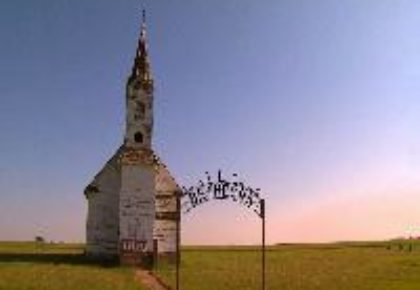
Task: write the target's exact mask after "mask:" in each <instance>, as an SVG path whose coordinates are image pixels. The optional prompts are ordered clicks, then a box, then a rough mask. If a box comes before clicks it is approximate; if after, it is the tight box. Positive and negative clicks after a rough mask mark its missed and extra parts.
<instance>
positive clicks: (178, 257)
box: [175, 192, 181, 290]
mask: <svg viewBox="0 0 420 290" xmlns="http://www.w3.org/2000/svg"><path fill="white" fill-rule="evenodd" d="M180 198H181V194H180V193H178V192H177V196H176V288H175V289H176V290H179V267H180V265H181V252H180V240H181V227H180V223H181V201H180Z"/></svg>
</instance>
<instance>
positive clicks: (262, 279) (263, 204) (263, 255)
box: [260, 199, 266, 290]
mask: <svg viewBox="0 0 420 290" xmlns="http://www.w3.org/2000/svg"><path fill="white" fill-rule="evenodd" d="M260 202H261V219H262V265H261V266H262V267H261V270H262V273H261V282H262V290H265V270H266V269H265V200H264V199H261V201H260Z"/></svg>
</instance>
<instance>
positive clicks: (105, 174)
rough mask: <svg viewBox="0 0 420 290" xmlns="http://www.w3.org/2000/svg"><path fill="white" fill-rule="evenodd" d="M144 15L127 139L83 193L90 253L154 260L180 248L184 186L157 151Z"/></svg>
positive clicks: (128, 101)
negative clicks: (179, 211) (179, 199)
mask: <svg viewBox="0 0 420 290" xmlns="http://www.w3.org/2000/svg"><path fill="white" fill-rule="evenodd" d="M144 18H145V17H144V13H143V21H142V24H141V31H140V37H139V40H138V46H137V50H136V56H135V59H134V64H133V68H132V71H131V74H130V76H129V78H128V81H127V85H126V110H127V111H126V126H125V136H124V142H123V144H122V145H121V147H120V148H118V150H117V151H116V152H115V154H114V155H113V156H112V157H111V158H110V159H109V160H108V162H107V163H106V164H105V166H104V167H103V168H102V169H101V170H100V171H99V172H98V173H97V174H96V176H95V177H94V179H93V181H92V182H91V183H90V184H89V185H88V186H87V187H86V189H85V191H84V193H85V196H86V198H87V200H88V214H87V225H86V239H87V248H86V252H87V254H88V255H90V256H94V257H97V258H99V259H112V258H117V257H119V259H120V261H121V262H122V263H129V264H149V265H150V262H151V261H152V259H153V257H154V255H155V254H157V253H158V254H159V255H167V256H174V254H175V251H176V220H175V218H176V193H177V192H179V186H178V185H177V183H176V181H175V180H174V178H173V177H172V176H171V174H170V173H169V170H168V169H167V168H166V166H165V164H163V162H162V161H161V160H160V159H159V158H158V157H157V155H156V154H155V153H154V151H153V149H152V145H151V144H152V135H153V134H152V133H153V88H154V87H153V77H152V73H151V68H150V60H149V56H148V50H147V40H146V24H145V19H144Z"/></svg>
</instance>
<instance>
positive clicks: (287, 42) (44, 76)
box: [0, 0, 420, 244]
mask: <svg viewBox="0 0 420 290" xmlns="http://www.w3.org/2000/svg"><path fill="white" fill-rule="evenodd" d="M144 4H145V6H146V7H147V10H148V12H147V21H148V36H149V44H150V45H149V48H150V54H151V58H152V66H153V71H154V77H155V84H156V87H155V129H154V147H155V149H156V151H157V152H158V154H159V155H160V156H161V157H162V158H163V160H164V161H165V162H166V163H167V165H168V166H169V167H170V169H171V171H172V173H173V175H174V176H175V177H176V178H177V180H178V181H179V183H180V184H181V185H190V184H195V183H196V181H197V180H198V179H199V178H201V177H203V176H204V172H205V171H211V172H215V171H216V170H217V169H218V168H222V169H223V170H224V172H226V173H227V174H229V173H238V174H239V175H240V176H241V177H242V178H243V180H244V181H246V182H247V183H249V184H251V185H253V186H254V187H260V188H261V189H262V191H263V194H264V196H265V197H266V199H267V218H268V224H267V230H268V233H267V235H268V242H270V243H275V242H291V241H300V242H314V241H336V240H367V239H385V238H392V237H396V236H404V235H410V234H412V235H420V210H418V208H419V205H420V113H419V112H420V13H419V11H420V1H417V0H413V1H393V0H388V1H386V0H370V1H365V0H356V1H354V0H340V1H338V0H335V1H332V0H330V1H328V0H324V1H310V0H307V1H304V0H299V1H296V0H288V1H286V0H284V1H277V0H266V1H255V0H240V1H239V0H217V1H204V0H201V1H200V0H194V1H193V0H186V1H169V0H159V1H151V0H150V1H144ZM140 10H141V2H139V1H138V0H126V1H111V0H106V1H104V0H101V1H99V0H98V1H70V0H45V1H28V0H26V1H25V0H8V1H7V0H6V1H1V2H0V40H1V44H0V132H1V142H0V239H2V240H17V239H33V237H34V236H35V235H36V234H41V235H43V236H45V237H46V238H47V239H52V240H56V241H57V240H63V241H83V240H84V230H85V228H84V226H85V217H86V200H85V198H84V196H83V194H82V192H83V189H84V186H85V185H86V184H87V183H88V182H89V181H90V180H91V178H92V177H93V175H94V174H95V173H96V172H97V171H98V170H99V169H100V168H101V166H102V165H103V164H104V162H105V161H106V160H107V158H108V157H110V156H111V154H113V152H114V151H115V150H116V148H117V147H118V146H119V144H120V143H121V141H122V136H123V129H124V113H125V111H124V110H125V108H124V86H125V82H126V79H127V77H128V73H129V71H130V68H131V65H132V60H133V55H134V52H135V46H136V42H137V38H138V34H139V21H140V14H141V13H140ZM259 234H260V221H259V220H258V218H257V217H255V216H254V215H253V214H251V213H248V212H247V211H246V210H245V209H243V208H241V207H240V206H238V205H236V204H226V203H216V202H215V203H211V204H208V205H205V206H203V207H201V208H199V209H197V210H196V211H194V212H193V213H191V214H189V215H188V216H185V217H184V221H183V241H184V242H185V243H231V244H242V243H256V242H258V241H259V238H260V236H259Z"/></svg>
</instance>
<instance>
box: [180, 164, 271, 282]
mask: <svg viewBox="0 0 420 290" xmlns="http://www.w3.org/2000/svg"><path fill="white" fill-rule="evenodd" d="M205 175H206V179H205V180H204V181H203V180H199V181H198V183H197V185H195V186H190V187H185V186H183V187H182V190H181V192H180V193H179V196H178V199H177V212H178V218H177V221H178V222H177V241H176V247H177V259H176V260H177V263H176V264H177V265H176V290H179V289H180V288H179V268H180V260H181V254H180V253H181V252H180V222H181V211H183V213H184V214H186V213H189V212H190V211H191V210H193V209H194V208H196V207H198V206H200V205H202V204H205V203H207V202H209V201H211V200H219V201H220V200H230V201H233V202H236V203H239V204H241V205H243V206H244V207H246V208H248V209H250V210H252V211H253V212H254V213H256V214H257V215H258V216H259V217H260V218H261V221H262V227H261V229H262V231H261V241H262V244H261V254H262V255H261V257H262V260H261V263H262V264H261V288H262V290H265V281H266V280H265V269H266V259H265V216H266V215H265V200H264V199H263V198H262V197H261V193H260V189H259V188H255V189H254V188H252V187H251V186H248V185H246V184H245V183H244V182H242V181H238V180H237V178H238V175H237V174H236V173H234V174H232V177H233V178H234V180H233V181H228V180H226V179H224V178H222V172H221V170H218V172H217V178H216V179H215V180H213V179H212V178H211V176H210V174H209V173H208V172H205Z"/></svg>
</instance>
